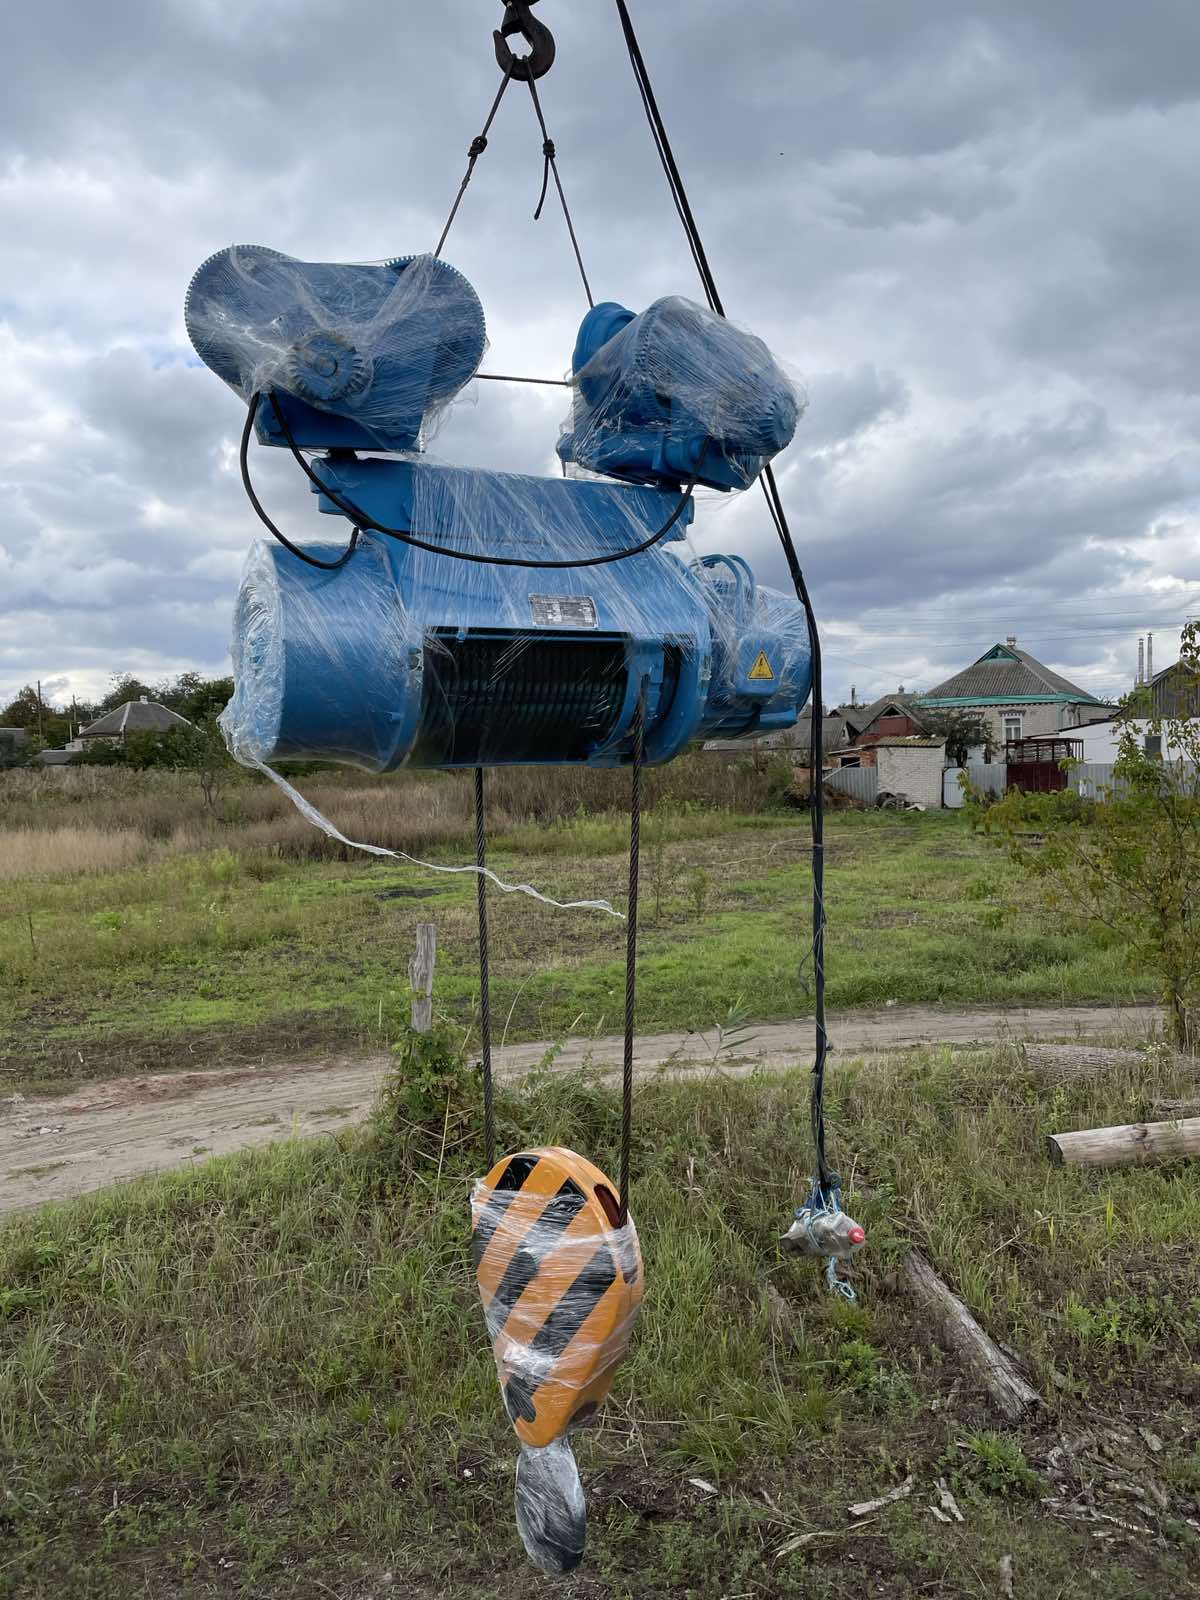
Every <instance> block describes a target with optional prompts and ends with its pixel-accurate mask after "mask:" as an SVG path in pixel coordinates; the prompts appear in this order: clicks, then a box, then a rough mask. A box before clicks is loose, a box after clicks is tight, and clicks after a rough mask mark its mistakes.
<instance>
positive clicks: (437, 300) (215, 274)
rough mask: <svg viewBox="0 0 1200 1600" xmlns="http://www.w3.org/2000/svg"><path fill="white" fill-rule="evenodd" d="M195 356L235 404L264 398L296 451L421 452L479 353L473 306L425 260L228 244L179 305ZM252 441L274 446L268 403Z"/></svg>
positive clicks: (477, 313) (277, 433)
mask: <svg viewBox="0 0 1200 1600" xmlns="http://www.w3.org/2000/svg"><path fill="white" fill-rule="evenodd" d="M184 320H185V322H186V325H187V330H188V335H189V337H190V338H191V341H192V344H193V345H194V346H195V348H196V351H197V353H198V354H199V355H200V356H201V357H202V358H203V360H204V361H205V362H206V363H207V364H208V366H210V367H211V368H212V369H213V371H214V372H216V373H217V374H218V376H219V377H221V378H223V379H224V381H225V382H226V383H227V384H229V386H230V388H232V389H233V390H235V392H236V393H237V394H239V395H240V396H241V397H242V399H243V400H245V401H247V402H248V401H249V400H250V399H251V397H252V396H253V395H255V394H266V393H268V392H270V393H272V394H273V395H274V396H275V399H276V400H277V402H278V403H279V404H280V406H281V408H282V409H283V411H284V414H285V416H286V418H287V420H288V424H289V426H290V428H291V430H292V433H293V436H294V438H295V440H296V442H297V444H299V445H300V446H302V447H303V448H306V449H309V448H311V449H365V450H417V449H420V448H421V447H422V445H423V443H424V440H425V438H426V436H427V434H428V433H429V430H430V428H431V426H432V425H433V423H434V422H435V421H436V419H437V417H438V416H439V415H440V413H441V412H442V411H443V410H444V408H445V407H446V406H447V405H449V403H450V402H451V401H452V400H453V399H454V397H455V395H456V394H458V392H459V390H460V389H461V388H462V387H463V385H464V384H465V383H467V382H468V381H469V380H470V379H471V378H472V377H473V376H474V375H475V371H476V369H477V368H478V366H479V363H480V361H481V360H482V358H483V353H484V350H485V349H486V346H487V339H486V333H485V328H484V318H483V308H482V306H481V305H480V303H479V297H478V296H477V295H476V293H475V291H474V289H473V288H472V287H471V285H470V284H469V283H468V282H467V280H466V278H464V277H463V275H462V274H461V273H460V272H458V271H456V270H455V268H454V267H451V266H449V265H447V263H446V262H444V261H440V260H438V259H437V258H435V257H434V256H428V255H422V256H400V257H396V258H394V259H393V260H390V261H381V262H374V263H363V264H352V263H342V262H321V261H297V260H295V259H294V258H293V257H291V256H286V255H282V254H281V253H280V252H279V251H278V250H269V249H266V248H265V247H263V246H261V245H231V246H230V247H229V248H228V249H226V250H220V251H218V252H217V253H216V254H215V255H213V256H210V257H209V259H208V260H207V261H206V262H204V264H203V265H202V266H201V267H200V268H199V270H198V271H197V272H196V275H195V277H194V278H193V279H192V283H191V286H190V288H189V289H188V294H187V301H186V304H185V307H184ZM257 428H258V437H259V439H260V441H261V442H262V443H264V444H277V445H282V444H284V443H285V442H286V441H285V437H284V434H283V432H282V430H281V429H280V427H279V425H278V423H277V421H276V419H275V417H274V414H273V411H272V408H271V407H270V406H260V407H259V412H258V416H257Z"/></svg>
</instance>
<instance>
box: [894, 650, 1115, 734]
mask: <svg viewBox="0 0 1200 1600" xmlns="http://www.w3.org/2000/svg"><path fill="white" fill-rule="evenodd" d="M917 706H918V707H921V706H926V707H928V708H930V709H931V710H932V709H937V710H941V709H943V708H947V709H948V708H951V707H954V708H962V709H965V710H970V711H978V712H979V714H980V716H981V717H982V718H983V720H984V721H985V722H986V723H987V725H988V726H989V728H990V729H991V731H992V735H993V737H994V738H995V740H996V742H997V743H998V744H1000V745H1003V744H1005V743H1006V742H1007V741H1008V740H1010V739H1028V738H1030V737H1031V736H1033V735H1035V734H1045V733H1060V732H1061V731H1062V730H1063V729H1065V728H1080V727H1084V726H1086V724H1087V723H1089V722H1100V721H1102V720H1103V719H1104V718H1105V717H1107V716H1108V715H1109V714H1110V712H1111V709H1112V708H1111V707H1110V706H1109V705H1107V704H1106V703H1105V702H1104V701H1103V700H1098V699H1097V698H1096V696H1095V695H1094V694H1089V693H1088V691H1087V690H1086V689H1081V688H1080V687H1079V685H1078V684H1075V683H1072V682H1071V681H1070V680H1069V679H1067V678H1064V677H1063V676H1062V675H1061V673H1057V672H1052V671H1051V670H1050V668H1049V667H1046V666H1043V665H1042V663H1041V662H1040V661H1038V660H1037V659H1036V658H1035V657H1033V656H1031V655H1030V654H1029V652H1028V650H1021V649H1018V647H1017V641H1016V638H1015V637H1014V635H1012V634H1010V635H1009V636H1008V638H1007V639H1006V640H1005V641H1004V643H1003V644H994V645H993V646H992V647H991V649H990V650H988V651H985V653H984V654H983V655H981V656H980V657H979V659H978V661H973V662H972V663H971V665H970V666H969V667H964V668H963V670H962V671H961V672H956V673H955V674H954V676H953V677H952V678H947V679H946V681H945V682H944V683H939V684H938V685H937V686H936V687H935V688H933V689H930V690H928V691H927V692H926V693H925V694H923V695H921V696H920V698H919V699H918V701H917Z"/></svg>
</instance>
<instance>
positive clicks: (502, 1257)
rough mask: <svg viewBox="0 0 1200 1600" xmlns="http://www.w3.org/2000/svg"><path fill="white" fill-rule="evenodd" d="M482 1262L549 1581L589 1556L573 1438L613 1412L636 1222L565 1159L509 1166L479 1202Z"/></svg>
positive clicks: (633, 1302) (475, 1206) (521, 1481)
mask: <svg viewBox="0 0 1200 1600" xmlns="http://www.w3.org/2000/svg"><path fill="white" fill-rule="evenodd" d="M471 1221H472V1253H473V1258H474V1262H475V1271H476V1278H477V1281H478V1285H479V1292H480V1298H481V1299H482V1301H483V1309H484V1318H485V1321H486V1323H487V1328H488V1333H489V1335H490V1337H491V1340H492V1353H493V1356H494V1357H495V1362H496V1374H497V1377H498V1379H499V1381H500V1391H501V1395H502V1397H503V1400H504V1406H505V1410H506V1411H507V1413H508V1417H509V1420H510V1422H511V1423H512V1425H513V1428H514V1430H515V1431H516V1434H517V1438H518V1440H519V1441H520V1445H521V1454H520V1458H519V1460H518V1463H517V1474H516V1513H517V1526H518V1529H519V1531H520V1533H521V1538H522V1541H523V1542H524V1545H525V1548H526V1550H527V1551H528V1553H529V1555H530V1558H531V1559H532V1560H533V1561H534V1562H536V1564H537V1565H538V1566H540V1567H541V1568H542V1570H543V1571H545V1572H552V1573H562V1572H568V1571H570V1570H571V1569H572V1568H574V1567H575V1566H577V1565H578V1563H579V1561H580V1560H581V1559H582V1556H583V1549H584V1543H585V1539H586V1528H587V1511H586V1505H585V1502H584V1498H583V1489H582V1486H581V1484H580V1481H579V1472H578V1468H577V1466H576V1464H575V1457H574V1453H573V1451H572V1449H571V1445H570V1438H569V1435H570V1433H571V1431H572V1430H573V1429H575V1428H577V1427H580V1426H581V1425H582V1424H583V1423H585V1422H586V1421H587V1420H588V1419H589V1418H590V1417H592V1416H594V1415H595V1413H596V1411H597V1410H598V1409H599V1407H600V1406H601V1405H602V1404H603V1402H604V1399H605V1397H606V1396H607V1394H608V1392H609V1390H610V1388H611V1387H612V1382H613V1378H614V1376H615V1374H616V1369H617V1367H618V1365H619V1363H620V1361H621V1358H622V1357H623V1356H624V1354H625V1352H626V1350H627V1349H628V1347H629V1341H630V1338H631V1337H632V1334H633V1327H634V1323H635V1321H636V1319H637V1313H638V1309H639V1307H640V1305H641V1301H642V1291H643V1269H642V1258H641V1250H640V1247H639V1244H638V1237H637V1230H636V1229H635V1227H634V1225H633V1222H632V1221H631V1220H627V1221H626V1222H625V1223H623V1224H622V1223H621V1222H620V1221H619V1212H618V1204H617V1198H616V1194H615V1192H614V1190H613V1186H612V1185H611V1184H610V1183H609V1181H608V1179H607V1178H606V1177H605V1175H604V1173H603V1172H601V1171H600V1169H599V1168H598V1167H595V1166H593V1165H592V1163H591V1162H590V1161H587V1160H586V1159H585V1158H584V1157H582V1156H579V1155H577V1154H575V1152H574V1151H571V1150H566V1149H562V1148H553V1149H539V1150H529V1151H522V1152H521V1153H519V1154H517V1155H514V1156H506V1157H505V1158H504V1159H503V1160H502V1161H500V1162H498V1163H497V1165H496V1166H495V1167H493V1169H492V1171H491V1172H489V1173H488V1175H487V1176H486V1177H485V1178H483V1179H481V1180H480V1182H479V1183H477V1184H476V1186H475V1191H474V1193H473V1194H472V1197H471Z"/></svg>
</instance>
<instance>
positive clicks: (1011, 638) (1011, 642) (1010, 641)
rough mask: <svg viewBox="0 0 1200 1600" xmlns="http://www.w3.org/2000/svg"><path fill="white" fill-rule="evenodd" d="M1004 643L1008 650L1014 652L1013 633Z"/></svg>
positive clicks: (1014, 636) (1014, 640) (1015, 637)
mask: <svg viewBox="0 0 1200 1600" xmlns="http://www.w3.org/2000/svg"><path fill="white" fill-rule="evenodd" d="M1004 642H1005V644H1006V645H1007V646H1008V648H1009V649H1010V650H1015V649H1016V648H1017V636H1016V634H1015V633H1010V634H1009V636H1008V638H1007V639H1005V641H1004Z"/></svg>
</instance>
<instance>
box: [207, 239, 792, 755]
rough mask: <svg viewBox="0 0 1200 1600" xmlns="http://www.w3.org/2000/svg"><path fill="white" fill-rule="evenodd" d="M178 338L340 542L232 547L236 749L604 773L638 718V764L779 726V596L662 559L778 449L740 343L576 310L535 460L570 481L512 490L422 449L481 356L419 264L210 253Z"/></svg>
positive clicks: (692, 323)
mask: <svg viewBox="0 0 1200 1600" xmlns="http://www.w3.org/2000/svg"><path fill="white" fill-rule="evenodd" d="M186 321H187V327H188V332H189V334H190V336H191V339H192V342H193V344H194V345H195V348H196V350H197V351H198V353H199V354H200V356H201V357H202V358H203V359H204V361H205V362H206V363H207V364H208V365H209V366H210V367H211V368H212V369H213V370H214V371H215V372H216V373H217V374H218V375H219V376H220V377H221V378H223V379H224V380H225V382H226V383H228V384H229V385H230V386H231V387H232V388H233V389H234V390H236V392H237V393H238V394H239V395H240V396H241V397H242V399H243V400H244V401H246V402H247V403H248V404H249V406H250V408H251V411H250V414H249V416H248V419H247V433H248V432H249V424H250V421H251V420H252V421H253V424H254V428H255V431H256V433H257V437H258V440H259V442H260V443H262V444H264V445H274V446H280V447H282V448H284V449H290V450H291V451H292V452H293V454H294V455H295V456H296V458H297V460H298V461H299V463H300V465H301V466H302V467H303V468H304V469H305V471H306V472H307V473H308V474H309V477H310V479H311V486H312V488H313V490H314V492H315V493H316V494H317V495H318V504H319V506H320V509H321V510H322V511H325V512H328V513H331V514H332V515H334V516H343V517H347V518H348V520H349V521H350V522H351V523H352V524H353V525H354V527H355V528H356V530H357V532H356V534H355V547H354V553H353V556H352V558H351V559H344V560H342V561H341V562H340V563H335V562H333V561H330V560H328V559H327V558H328V557H329V556H330V554H331V552H330V550H329V548H328V547H327V546H308V547H304V548H303V549H300V550H294V549H293V548H284V547H283V546H281V545H279V544H275V545H270V546H259V547H256V550H255V552H254V554H253V557H252V559H251V561H250V562H249V563H248V566H247V571H246V575H245V578H244V580H243V584H242V589H241V593H240V596H239V600H238V607H237V618H236V624H235V630H234V645H233V654H234V667H235V677H236V682H237V692H236V696H235V699H234V702H233V704H232V706H231V708H230V710H229V712H228V713H227V717H226V727H227V730H228V731H229V733H230V736H231V743H232V744H233V745H234V748H235V753H237V754H239V755H243V756H249V757H251V758H252V759H255V760H259V761H263V762H270V761H272V760H275V759H280V758H299V757H304V758H318V759H326V760H334V761H341V762H348V763H350V764H353V765H355V766H359V767H362V768H365V769H367V770H369V771H373V772H383V771H389V770H391V769H393V768H395V767H398V766H400V765H401V764H404V763H407V764H409V765H412V766H420V767H487V766H499V765H505V764H509V763H514V762H523V763H558V764H579V763H584V764H588V765H592V766H615V765H619V764H621V763H626V762H629V761H630V760H631V758H632V754H633V746H634V733H635V724H636V723H638V721H639V718H640V719H641V732H642V735H643V739H644V759H645V761H646V762H647V763H650V764H656V763H661V762H665V761H669V760H670V759H671V758H672V757H673V756H675V755H677V754H679V752H680V751H682V750H683V749H684V748H685V747H686V746H687V745H688V744H689V743H690V742H692V741H694V740H697V739H706V738H715V737H720V738H737V737H742V736H755V735H759V734H764V733H768V732H771V731H774V730H778V729H784V728H788V727H790V726H792V724H793V723H794V722H795V721H796V719H797V716H798V715H799V712H800V709H801V707H802V706H803V705H804V703H805V701H806V700H807V698H808V693H809V687H810V646H809V636H808V628H807V624H806V620H805V616H804V612H803V609H802V607H801V606H800V604H799V602H798V601H797V600H796V599H794V598H792V597H789V596H785V595H783V594H780V593H778V592H776V591H774V590H771V589H767V588H764V587H762V586H760V585H759V584H758V583H756V581H755V578H754V574H753V572H752V570H751V568H750V566H749V565H748V564H747V562H746V561H745V560H743V559H742V558H741V557H739V556H735V555H712V556H706V557H704V558H703V559H702V560H699V561H696V560H689V559H687V555H686V550H687V547H686V545H685V544H684V539H685V529H686V528H687V527H688V526H689V525H690V524H691V522H692V520H693V516H694V509H695V508H694V501H693V498H692V497H693V493H694V491H695V490H696V489H697V488H698V487H702V486H703V487H706V488H709V489H716V490H726V491H727V490H736V489H742V488H745V487H747V486H748V485H749V484H751V483H753V482H754V481H755V479H756V478H757V476H758V474H759V472H760V471H761V470H762V468H763V466H764V465H765V463H766V462H768V461H769V460H770V459H771V458H772V457H773V456H774V455H776V454H777V453H778V452H779V451H780V450H782V449H783V448H784V447H785V446H786V445H787V444H788V443H789V442H790V440H791V438H792V435H793V432H794V430H795V427H796V423H797V419H798V415H799V406H798V402H797V399H796V394H795V391H794V389H793V387H792V385H791V384H790V383H789V382H788V381H787V379H786V378H785V377H784V375H783V373H782V372H781V371H780V369H779V367H778V366H777V365H776V363H775V361H774V360H773V358H772V356H771V354H770V352H769V351H768V349H767V347H766V346H765V345H764V344H763V343H762V341H761V340H759V339H757V338H754V337H753V336H752V335H749V334H747V333H744V332H742V331H740V330H739V329H737V328H735V327H734V326H732V325H731V324H729V323H728V322H726V321H725V320H724V319H723V318H721V317H718V316H716V315H714V314H713V313H712V312H710V311H708V310H706V309H704V308H702V307H700V306H698V305H694V304H692V303H691V302H689V301H686V300H683V299H679V298H668V299H664V300H659V301H657V302H655V303H654V304H653V305H651V306H650V307H649V308H648V309H647V310H646V311H643V312H642V313H641V314H640V315H634V313H633V312H631V311H628V310H626V309H625V308H624V307H622V306H619V305H615V304H611V303H606V304H600V305H597V306H595V307H594V308H593V309H592V310H590V311H589V312H588V313H587V315H586V316H585V318H584V320H583V325H582V327H581V328H580V331H579V337H578V340H577V342H576V346H575V352H574V360H573V374H572V387H573V409H572V416H571V420H570V424H569V427H568V428H567V430H566V431H565V432H564V433H563V435H562V437H561V438H560V440H559V441H558V446H557V449H558V455H559V457H560V458H561V461H562V464H563V471H564V474H565V473H566V472H567V471H568V470H570V471H571V472H572V474H575V475H572V476H565V475H564V476H561V477H546V478H539V477H531V476H526V475H518V474H511V473H500V472H484V471H474V470H470V469H465V468H460V467H451V466H441V465H436V464H434V463H433V462H431V461H430V460H428V459H426V458H425V456H424V453H423V447H424V442H425V437H426V433H427V431H428V429H429V427H430V424H431V423H432V422H434V421H435V420H436V418H437V417H438V415H439V414H440V413H441V412H442V411H443V410H444V408H445V407H446V406H447V405H448V404H449V403H450V401H452V400H453V398H454V397H455V396H456V395H457V394H458V393H459V392H460V391H461V389H462V388H463V387H464V385H466V384H467V383H468V382H470V381H471V380H472V379H473V378H474V377H475V374H476V372H477V370H478V367H479V363H480V360H481V358H482V356H483V352H484V349H485V345H486V339H485V330H484V318H483V310H482V307H481V306H480V303H479V299H478V297H477V295H476V294H475V291H474V290H473V289H472V287H471V285H470V284H469V283H468V282H467V280H466V279H465V278H464V277H463V276H462V274H461V273H459V272H457V271H456V270H455V269H454V268H453V267H451V266H448V265H447V264H446V263H445V262H443V261H441V260H440V259H438V258H436V257H433V256H428V255H426V256H408V257H402V258H399V259H396V260H391V261H386V262H382V263H379V264H374V265H341V264H328V263H314V262H303V261H297V260H294V259H292V258H290V257H288V256H284V255H281V254H279V253H278V252H276V251H272V250H267V249H262V248H258V247H251V246H234V247H232V248H230V249H227V250H222V251H220V252H218V253H217V254H216V255H214V256H212V257H211V258H210V259H209V260H208V261H206V262H205V263H204V265H203V266H202V267H201V268H200V269H199V271H198V272H197V273H196V275H195V278H194V279H193V281H192V284H191V288H190V290H189V293H188V298H187V306H186ZM304 451H310V452H311V451H316V452H320V454H319V455H318V456H317V457H316V459H315V460H314V461H312V462H308V461H306V459H305V457H304V455H303V452H304ZM630 552H636V553H630ZM298 556H299V558H298ZM305 558H307V559H305ZM314 563H320V564H314Z"/></svg>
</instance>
